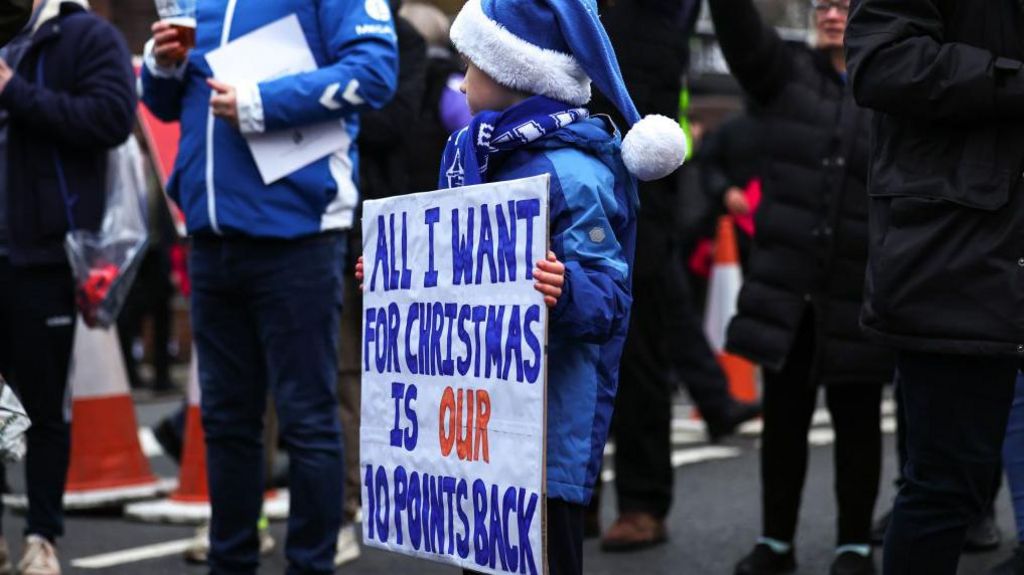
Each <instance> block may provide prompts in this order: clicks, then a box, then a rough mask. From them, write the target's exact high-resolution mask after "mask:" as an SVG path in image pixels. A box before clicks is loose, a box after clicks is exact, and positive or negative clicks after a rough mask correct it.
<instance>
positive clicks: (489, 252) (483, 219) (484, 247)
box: [476, 204, 497, 285]
mask: <svg viewBox="0 0 1024 575" xmlns="http://www.w3.org/2000/svg"><path fill="white" fill-rule="evenodd" d="M484 259H486V260H487V267H488V269H490V270H491V283H492V284H493V283H495V282H497V272H496V270H495V269H494V233H493V232H492V231H491V215H490V212H489V210H488V209H487V204H483V205H481V206H480V243H479V245H477V247H476V285H480V281H481V279H482V278H483V275H484V265H483V262H484Z"/></svg>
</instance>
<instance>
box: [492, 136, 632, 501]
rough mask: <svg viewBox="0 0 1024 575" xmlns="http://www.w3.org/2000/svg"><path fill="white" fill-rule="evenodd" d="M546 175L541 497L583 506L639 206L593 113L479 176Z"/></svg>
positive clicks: (594, 465) (622, 317)
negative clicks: (562, 270)
mask: <svg viewBox="0 0 1024 575" xmlns="http://www.w3.org/2000/svg"><path fill="white" fill-rule="evenodd" d="M540 174H550V175H551V192H550V223H549V225H550V232H551V233H550V237H551V250H552V251H554V252H555V254H556V255H557V256H558V259H559V261H561V262H563V263H565V267H566V287H565V288H564V290H563V293H562V296H561V297H560V298H559V300H558V305H557V306H556V307H555V308H554V309H553V310H551V315H550V319H549V322H550V323H549V331H548V383H547V385H548V415H547V426H548V429H547V442H548V444H547V489H548V497H551V498H555V499H561V500H564V501H568V502H570V503H577V504H581V505H585V504H587V503H588V502H589V501H590V496H591V494H592V492H593V488H594V485H595V483H596V481H597V480H598V474H599V473H600V470H601V460H602V457H603V454H604V446H605V442H606V441H607V440H608V429H609V425H610V424H611V417H612V410H613V407H614V404H615V393H616V391H617V389H618V380H619V360H620V358H621V356H622V348H623V345H624V343H625V341H626V329H627V328H628V326H629V309H630V306H631V304H632V301H633V300H632V296H631V292H632V266H633V255H634V248H635V243H636V218H637V210H638V208H639V200H638V197H637V190H636V180H635V179H634V178H633V176H631V175H630V174H629V172H627V171H626V168H625V166H624V165H623V164H622V157H621V153H620V139H619V136H618V135H617V134H616V133H615V130H614V128H613V127H612V126H610V122H609V121H606V120H605V119H602V118H591V119H589V120H585V121H581V122H576V123H574V124H570V125H569V126H566V127H564V128H561V129H559V130H556V131H554V132H551V133H550V134H548V135H546V136H544V137H542V138H540V139H539V140H537V141H535V142H533V143H531V144H527V145H525V146H523V147H522V148H520V149H518V150H516V151H515V152H512V153H510V154H509V155H508V156H506V157H504V158H502V159H501V163H500V164H499V165H496V169H494V170H493V171H492V170H488V175H489V176H490V177H489V181H505V180H515V179H519V178H526V177H530V176H536V175H540Z"/></svg>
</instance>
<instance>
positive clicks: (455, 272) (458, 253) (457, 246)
mask: <svg viewBox="0 0 1024 575" xmlns="http://www.w3.org/2000/svg"><path fill="white" fill-rule="evenodd" d="M473 211H474V210H473V208H469V219H468V221H467V222H466V235H465V236H462V235H460V234H459V210H457V209H456V210H452V284H453V285H461V284H462V283H463V282H465V284H466V285H469V284H471V283H473Z"/></svg>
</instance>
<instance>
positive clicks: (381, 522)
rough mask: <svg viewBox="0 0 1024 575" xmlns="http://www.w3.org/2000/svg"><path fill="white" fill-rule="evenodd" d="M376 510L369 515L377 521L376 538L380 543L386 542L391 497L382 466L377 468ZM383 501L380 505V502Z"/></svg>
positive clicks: (386, 475)
mask: <svg viewBox="0 0 1024 575" xmlns="http://www.w3.org/2000/svg"><path fill="white" fill-rule="evenodd" d="M376 482H377V489H376V492H377V493H376V497H377V512H376V513H374V514H373V515H371V516H370V520H371V521H374V522H375V523H377V538H378V540H379V541H380V542H381V543H387V540H388V523H389V521H388V520H389V519H390V518H391V498H390V497H388V474H387V473H386V472H385V471H384V468H383V467H378V468H377V477H376ZM382 501H383V502H384V504H383V505H381V502H382Z"/></svg>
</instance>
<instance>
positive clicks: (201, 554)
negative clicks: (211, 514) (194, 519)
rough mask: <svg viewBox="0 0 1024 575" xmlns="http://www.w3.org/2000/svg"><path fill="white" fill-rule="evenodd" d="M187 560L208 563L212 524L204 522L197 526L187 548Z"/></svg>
mask: <svg viewBox="0 0 1024 575" xmlns="http://www.w3.org/2000/svg"><path fill="white" fill-rule="evenodd" d="M184 555H185V561H188V562H189V563H199V564H204V563H206V559H207V558H208V557H209V555H210V524H209V523H203V524H202V525H200V526H199V527H196V533H195V535H193V536H192V542H191V543H189V545H188V547H187V548H186V549H185V553H184Z"/></svg>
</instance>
